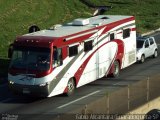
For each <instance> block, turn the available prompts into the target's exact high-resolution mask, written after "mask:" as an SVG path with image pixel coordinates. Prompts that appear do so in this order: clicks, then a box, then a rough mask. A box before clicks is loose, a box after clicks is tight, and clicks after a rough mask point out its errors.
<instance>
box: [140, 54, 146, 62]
mask: <svg viewBox="0 0 160 120" xmlns="http://www.w3.org/2000/svg"><path fill="white" fill-rule="evenodd" d="M144 61H145V56H144V55H142V56H141V60H140V63H144Z"/></svg>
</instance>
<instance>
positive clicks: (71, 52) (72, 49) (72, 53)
mask: <svg viewBox="0 0 160 120" xmlns="http://www.w3.org/2000/svg"><path fill="white" fill-rule="evenodd" d="M77 54H78V45H75V46H72V47H69V57H72V56H75V55H77Z"/></svg>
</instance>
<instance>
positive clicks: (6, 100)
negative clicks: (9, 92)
mask: <svg viewBox="0 0 160 120" xmlns="http://www.w3.org/2000/svg"><path fill="white" fill-rule="evenodd" d="M11 100H12V98H7V99H5V100H1V101H0V102H2V103H3V102H9V101H11Z"/></svg>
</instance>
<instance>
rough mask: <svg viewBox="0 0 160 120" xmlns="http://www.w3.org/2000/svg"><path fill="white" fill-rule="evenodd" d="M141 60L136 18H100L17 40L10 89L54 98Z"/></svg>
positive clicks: (74, 21)
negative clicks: (137, 59)
mask: <svg viewBox="0 0 160 120" xmlns="http://www.w3.org/2000/svg"><path fill="white" fill-rule="evenodd" d="M135 62H136V26H135V18H134V17H133V16H121V15H99V16H95V17H91V18H86V19H84V18H80V19H75V20H73V21H72V22H70V23H67V24H64V25H55V27H53V28H52V29H48V30H41V31H37V32H33V33H29V34H25V35H22V36H20V37H17V38H16V40H15V41H14V43H13V54H12V59H11V63H10V67H9V72H8V81H9V87H10V89H11V90H12V91H14V92H17V93H22V94H27V95H28V94H29V95H36V96H45V97H51V96H55V95H58V94H62V93H66V94H67V95H70V94H72V93H73V91H74V90H75V88H78V87H80V86H83V85H85V84H87V83H90V82H92V81H95V80H97V79H99V78H102V77H104V76H107V75H108V74H110V75H112V76H113V77H117V76H118V75H119V71H120V70H121V69H123V68H125V67H128V66H130V65H132V64H133V63H135Z"/></svg>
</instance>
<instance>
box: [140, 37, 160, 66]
mask: <svg viewBox="0 0 160 120" xmlns="http://www.w3.org/2000/svg"><path fill="white" fill-rule="evenodd" d="M150 56H153V58H156V57H157V56H158V48H157V44H156V42H155V39H154V37H137V61H139V62H141V63H143V62H144V61H145V58H147V57H150Z"/></svg>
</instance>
